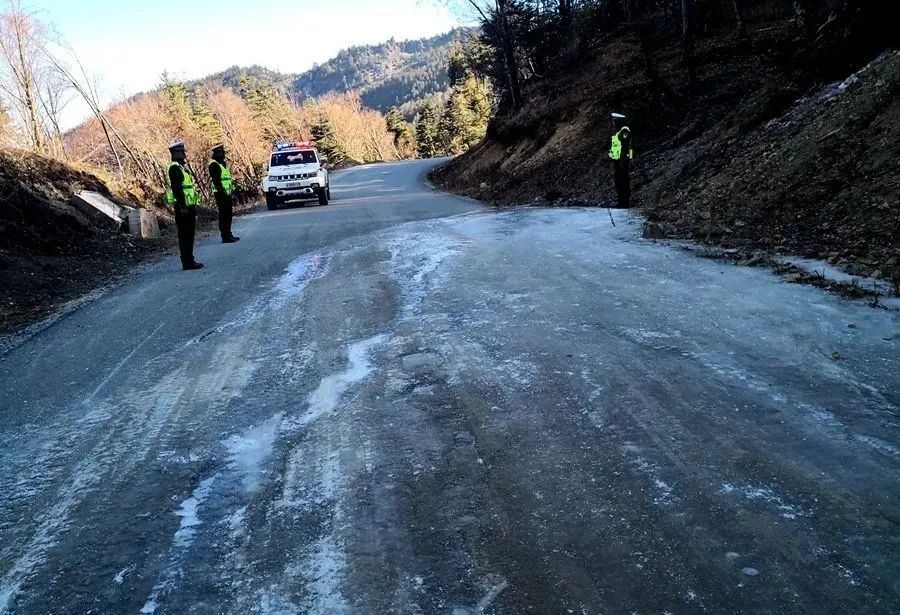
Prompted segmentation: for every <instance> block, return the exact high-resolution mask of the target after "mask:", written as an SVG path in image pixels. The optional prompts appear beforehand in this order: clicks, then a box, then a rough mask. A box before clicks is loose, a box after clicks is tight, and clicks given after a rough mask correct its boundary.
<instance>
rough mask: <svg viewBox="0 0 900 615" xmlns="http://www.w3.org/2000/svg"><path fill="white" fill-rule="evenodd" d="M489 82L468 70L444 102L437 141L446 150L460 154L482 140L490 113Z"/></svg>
mask: <svg viewBox="0 0 900 615" xmlns="http://www.w3.org/2000/svg"><path fill="white" fill-rule="evenodd" d="M491 109H492V107H491V100H490V95H489V93H488V89H487V86H486V85H485V84H484V83H483V82H482V81H481V80H479V79H478V78H476V77H475V76H473V75H471V74H469V75H468V76H467V77H465V78H464V79H462V80H460V81H458V82H457V83H456V85H454V86H453V89H452V90H451V93H450V97H449V98H448V99H447V102H446V103H445V105H444V113H443V115H442V117H441V120H440V125H439V129H438V143H439V147H438V149H440V150H441V151H443V152H444V153H446V154H461V153H462V152H465V151H466V150H468V149H469V148H470V147H472V146H473V145H476V144H477V143H478V142H480V141H481V140H482V139H483V138H484V135H485V132H486V131H487V124H488V121H489V120H490V117H491Z"/></svg>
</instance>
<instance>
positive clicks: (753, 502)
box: [0, 162, 900, 615]
mask: <svg viewBox="0 0 900 615" xmlns="http://www.w3.org/2000/svg"><path fill="white" fill-rule="evenodd" d="M430 164H431V163H427V162H410V163H401V164H394V165H376V166H369V167H361V168H356V169H352V170H349V171H346V172H343V173H341V174H338V175H336V176H335V177H334V191H333V192H334V199H335V200H334V202H333V204H332V205H329V206H327V207H318V206H316V207H312V206H306V207H295V208H291V209H285V210H281V211H276V212H266V213H260V214H256V215H252V216H248V217H246V218H243V219H241V220H240V221H239V222H238V224H237V232H238V234H239V235H241V236H242V241H241V242H240V243H238V244H236V245H221V244H219V243H216V242H215V241H213V240H212V239H207V240H204V241H203V242H201V245H200V246H199V249H198V252H197V253H198V258H199V260H201V261H202V262H204V263H205V264H206V265H207V268H206V269H204V270H203V271H200V272H182V271H180V270H179V269H178V268H177V259H176V258H168V259H166V260H165V261H163V262H160V263H158V264H155V265H153V266H151V267H149V268H146V269H144V270H141V271H140V272H138V273H137V274H136V275H135V276H133V278H132V279H130V280H129V281H128V282H127V283H125V284H123V285H121V286H120V287H118V288H116V289H115V290H112V291H110V292H109V293H107V294H106V295H105V296H103V297H101V298H99V299H97V300H95V301H93V302H90V303H88V304H87V305H85V306H84V307H82V308H81V309H79V310H77V311H75V312H73V313H71V314H69V315H68V316H65V317H63V318H61V319H60V320H58V321H57V322H56V323H54V324H53V325H52V326H50V327H48V328H46V329H45V330H44V331H42V332H40V333H38V334H37V335H35V336H34V337H32V338H31V339H29V340H28V341H26V342H24V343H22V344H20V345H18V346H17V347H15V348H13V349H11V350H7V351H6V352H5V353H4V354H2V355H0V613H7V612H9V613H28V614H32V613H139V612H140V613H187V612H190V613H236V614H244V613H361V614H371V613H447V614H452V615H462V614H464V613H472V614H475V613H522V612H534V613H630V612H635V613H648V614H649V613H654V614H659V613H664V612H670V613H701V612H705V613H787V612H791V613H826V612H835V613H844V612H853V613H862V612H866V613H896V612H898V611H900V531H898V523H900V480H898V478H900V474H898V470H900V432H898V407H900V340H898V339H897V335H896V333H897V332H898V331H900V318H898V315H897V313H891V312H886V311H881V310H876V309H871V308H867V307H865V306H862V305H860V304H858V303H849V302H844V301H841V300H840V299H838V298H836V297H834V296H831V295H828V294H824V293H822V292H820V291H819V290H816V289H813V288H809V287H803V286H797V285H791V284H785V283H783V282H782V281H781V280H780V279H779V278H776V277H774V276H772V275H771V274H769V273H768V272H766V271H764V270H762V269H754V268H745V267H735V266H731V265H728V264H724V263H722V262H717V261H713V260H708V259H702V258H698V257H695V256H693V255H692V254H690V253H689V252H687V251H684V250H682V249H680V248H678V247H677V246H664V245H655V244H652V243H649V242H647V241H645V240H642V239H640V238H639V232H638V231H639V224H638V221H637V220H636V219H633V218H630V217H628V216H626V215H624V214H621V213H620V214H617V217H618V222H619V224H618V226H616V227H612V226H611V225H610V223H609V219H608V217H607V215H606V212H603V211H602V210H589V209H572V210H546V209H514V210H508V211H504V212H495V211H493V210H488V209H487V208H484V207H482V206H480V205H478V204H477V203H475V202H473V201H469V200H465V199H459V198H456V197H452V196H448V195H442V194H439V193H436V192H433V191H431V190H429V189H428V188H427V187H425V185H424V175H425V172H426V171H427V169H428V168H429V165H430ZM836 353H839V354H836Z"/></svg>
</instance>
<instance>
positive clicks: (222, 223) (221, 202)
mask: <svg viewBox="0 0 900 615" xmlns="http://www.w3.org/2000/svg"><path fill="white" fill-rule="evenodd" d="M216 207H218V208H219V234H221V235H222V239H231V237H232V234H231V220H232V218H234V199H233V198H232V197H231V196H230V195H228V194H225V193H224V192H218V191H217V192H216Z"/></svg>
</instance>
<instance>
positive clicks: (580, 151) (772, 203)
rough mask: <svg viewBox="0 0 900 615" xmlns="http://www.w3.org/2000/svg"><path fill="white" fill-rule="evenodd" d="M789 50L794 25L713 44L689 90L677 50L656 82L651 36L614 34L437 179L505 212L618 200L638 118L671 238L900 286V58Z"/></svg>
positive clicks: (645, 189)
mask: <svg viewBox="0 0 900 615" xmlns="http://www.w3.org/2000/svg"><path fill="white" fill-rule="evenodd" d="M763 25H764V26H765V27H762V26H763ZM789 40H790V35H789V25H788V24H783V23H772V24H761V25H760V27H759V28H758V30H757V31H756V32H755V33H753V34H752V40H749V41H742V40H739V39H738V38H737V37H735V36H731V35H729V33H721V34H720V35H714V36H709V37H707V38H705V39H703V40H702V41H701V43H700V45H699V46H698V63H699V66H700V72H699V81H700V87H699V89H698V90H697V91H696V92H693V93H690V94H689V93H687V92H686V89H685V87H684V84H683V83H681V82H680V81H679V75H680V74H681V73H682V71H681V69H680V67H679V54H678V47H677V44H672V45H669V46H667V47H663V48H662V49H660V50H659V51H657V52H656V53H655V57H654V58H653V62H654V67H653V68H655V73H656V74H654V71H650V70H648V64H647V62H646V56H645V55H643V54H642V50H641V47H640V42H639V40H638V37H637V36H636V35H633V34H627V33H626V34H622V35H619V36H616V37H614V38H612V39H611V40H610V41H609V42H608V43H607V44H606V45H605V46H604V47H603V48H602V49H600V50H598V52H597V53H596V55H594V56H593V57H591V58H589V59H586V60H585V62H583V63H582V64H581V65H580V66H577V67H575V68H574V69H573V70H571V71H569V72H566V73H562V74H558V75H555V76H553V77H552V78H550V79H543V80H540V81H537V82H533V83H530V84H529V85H528V86H527V90H526V92H527V97H528V100H529V101H530V102H529V103H528V104H526V105H525V106H524V108H522V109H520V110H519V111H517V112H516V113H514V114H511V115H505V116H501V117H498V118H497V119H496V120H495V121H494V123H493V125H492V126H491V129H490V131H489V138H488V139H487V140H486V141H485V142H484V143H483V144H482V145H481V146H480V147H478V148H476V149H475V150H473V151H471V152H470V153H469V154H467V155H464V156H462V157H460V158H458V159H456V160H454V161H453V162H452V163H451V164H449V165H447V166H446V167H444V168H443V169H442V170H441V171H439V172H438V173H437V174H436V175H435V178H434V179H435V181H436V182H437V183H438V184H439V185H442V186H443V187H445V188H449V189H453V190H456V191H459V192H462V193H465V194H468V195H470V196H474V197H476V198H482V199H487V200H490V201H492V202H494V203H496V204H508V203H529V202H534V201H538V202H542V203H547V202H551V203H558V204H578V203H582V204H602V205H608V204H610V203H612V202H613V201H614V199H615V197H614V190H613V185H612V173H611V169H610V164H609V162H608V160H607V159H606V149H607V143H608V138H609V133H610V130H609V123H608V117H609V113H610V112H612V111H624V112H626V113H628V114H629V116H630V118H631V119H630V125H631V128H632V130H633V133H634V135H635V140H636V147H637V150H638V159H637V162H636V164H635V170H634V183H635V187H636V195H637V198H636V202H637V205H638V206H640V207H642V208H643V209H644V212H645V214H646V216H647V218H648V219H649V220H651V221H653V222H655V223H657V224H659V226H660V227H661V228H662V231H663V232H664V233H665V234H666V235H667V236H670V237H685V238H692V239H696V240H701V241H706V242H711V243H715V244H722V245H726V246H729V247H739V248H745V249H758V248H763V249H766V250H770V251H774V252H783V253H790V254H798V255H802V256H806V257H814V258H827V259H829V260H830V261H831V262H832V263H840V264H841V265H842V266H843V267H845V269H847V270H848V271H850V272H852V273H855V274H857V275H877V276H879V277H881V278H883V279H885V280H887V281H888V282H891V281H892V282H893V283H894V284H896V283H897V282H898V281H900V266H898V253H900V252H898V250H900V244H898V241H900V236H898V233H900V203H898V195H900V180H898V178H900V172H898V171H900V169H898V161H900V156H898V155H900V146H898V144H900V103H898V96H897V94H898V90H900V55H898V54H897V53H896V52H891V51H887V52H883V53H878V52H871V49H862V50H858V53H857V54H856V55H855V56H853V57H850V56H847V55H846V54H845V55H843V56H841V61H840V62H837V61H835V60H834V56H833V55H825V56H824V57H819V56H815V57H813V55H812V54H807V55H802V54H801V53H800V52H799V51H798V50H796V49H791V48H789V45H787V44H786V43H785V41H789ZM873 58H877V59H874V60H873ZM850 66H853V68H852V69H851V68H848V67H850ZM860 67H864V68H860ZM851 73H852V74H851ZM848 75H850V76H849V77H848Z"/></svg>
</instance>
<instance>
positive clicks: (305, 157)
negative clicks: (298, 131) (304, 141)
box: [270, 150, 316, 167]
mask: <svg viewBox="0 0 900 615" xmlns="http://www.w3.org/2000/svg"><path fill="white" fill-rule="evenodd" d="M315 163H316V153H315V152H314V151H313V150H303V151H301V152H278V153H275V154H272V164H271V165H270V166H273V167H283V166H286V165H289V164H315Z"/></svg>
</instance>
